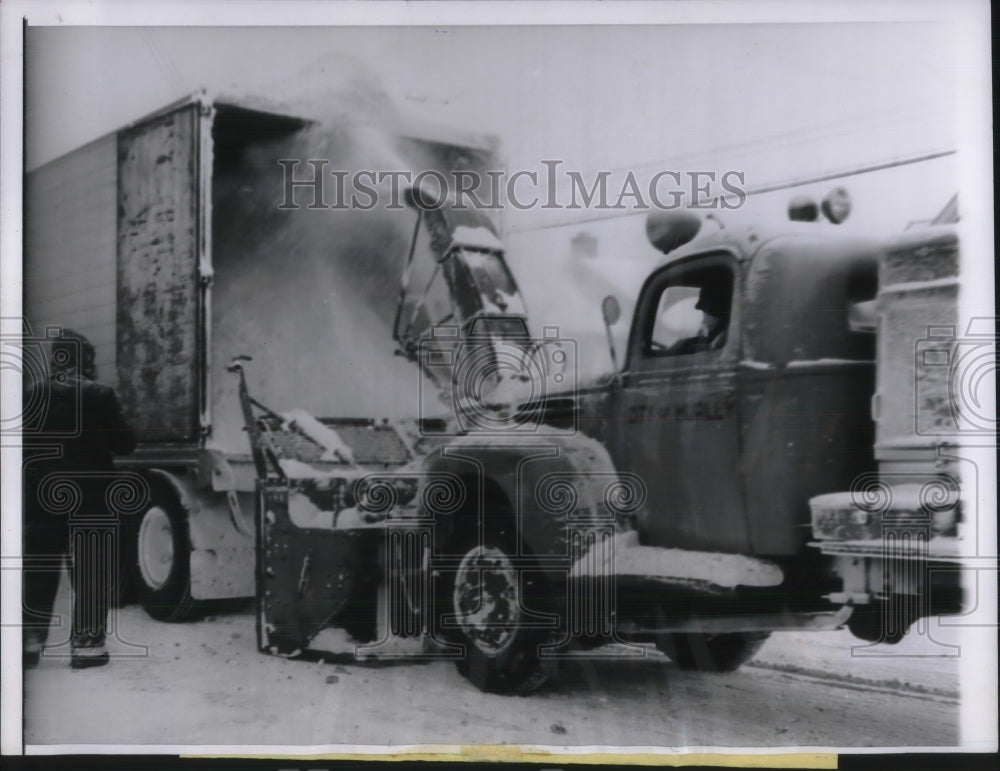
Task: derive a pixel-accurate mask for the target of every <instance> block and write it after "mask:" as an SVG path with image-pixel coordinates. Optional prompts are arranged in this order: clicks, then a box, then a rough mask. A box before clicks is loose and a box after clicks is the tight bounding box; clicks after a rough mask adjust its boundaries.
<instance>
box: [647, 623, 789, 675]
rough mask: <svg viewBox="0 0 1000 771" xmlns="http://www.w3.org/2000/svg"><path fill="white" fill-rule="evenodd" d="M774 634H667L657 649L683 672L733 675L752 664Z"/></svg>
mask: <svg viewBox="0 0 1000 771" xmlns="http://www.w3.org/2000/svg"><path fill="white" fill-rule="evenodd" d="M770 636H771V633H770V632H729V633H726V634H702V633H692V634H681V633H677V634H665V635H663V637H662V639H661V640H660V641H658V642H657V644H656V647H657V648H659V649H660V650H661V651H663V653H665V654H666V655H667V656H669V657H670V658H671V659H673V662H674V663H675V664H676V665H677V666H678V667H680V668H681V669H695V670H700V671H703V672H733V671H735V670H737V669H739V668H740V666H741V665H742V664H745V663H746V662H748V661H750V659H752V658H753V657H754V656H755V655H757V651H759V650H760V649H761V646H762V645H763V644H764V641H765V640H767V638H768V637H770Z"/></svg>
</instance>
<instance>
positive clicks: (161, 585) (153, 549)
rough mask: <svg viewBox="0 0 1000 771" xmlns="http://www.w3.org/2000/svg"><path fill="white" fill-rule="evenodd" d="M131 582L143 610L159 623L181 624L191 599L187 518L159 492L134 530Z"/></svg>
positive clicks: (192, 605) (192, 607) (189, 611)
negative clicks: (172, 622) (176, 622)
mask: <svg viewBox="0 0 1000 771" xmlns="http://www.w3.org/2000/svg"><path fill="white" fill-rule="evenodd" d="M134 560H135V569H134V570H133V571H132V575H133V581H134V583H135V586H136V591H137V593H138V595H139V601H140V602H141V603H142V606H143V608H145V610H146V612H147V613H148V614H149V615H150V616H152V617H153V618H155V619H157V620H159V621H184V620H186V619H188V618H190V617H191V616H192V615H193V614H194V611H195V602H194V600H193V599H192V598H191V547H190V544H189V540H188V527H187V518H186V516H185V514H184V511H183V509H182V508H181V506H180V504H179V503H178V502H177V501H176V499H175V498H174V497H173V496H172V495H170V494H169V493H167V492H165V491H163V490H159V491H155V492H154V494H153V498H152V501H151V502H150V505H149V507H148V508H147V509H146V510H145V511H144V512H143V513H142V515H141V516H140V518H139V522H138V525H137V526H136V528H135V552H134Z"/></svg>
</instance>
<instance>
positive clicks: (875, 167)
mask: <svg viewBox="0 0 1000 771" xmlns="http://www.w3.org/2000/svg"><path fill="white" fill-rule="evenodd" d="M957 152H958V151H957V150H954V149H948V150H934V151H931V152H926V153H922V154H920V155H914V156H909V157H905V158H897V159H894V160H891V161H884V162H881V163H874V164H869V165H866V166H859V167H857V168H853V169H847V170H841V171H831V172H825V173H823V174H817V175H815V176H811V177H802V178H799V179H793V180H787V181H783V182H775V183H772V184H767V185H761V186H758V187H754V188H748V189H746V190H744V191H743V193H744V195H746V196H747V197H749V196H751V195H761V194H763V193H773V192H776V191H778V190H789V189H791V188H794V187H802V186H803V185H812V184H815V183H817V182H829V181H831V180H835V179H844V178H846V177H856V176H860V175H862V174H870V173H872V172H876V171H885V170H886V169H892V168H896V167H898V166H908V165H911V164H914V163H925V162H927V161H933V160H935V159H937V158H944V157H946V156H949V155H955V154H956V153H957ZM718 197H719V198H725V199H727V200H728V199H731V198H738V196H718ZM648 212H649V208H648V207H646V208H643V209H632V210H629V211H616V212H614V213H609V214H595V215H593V216H590V217H579V218H574V219H569V220H563V221H561V222H552V223H549V224H546V225H534V226H531V227H524V228H512V229H511V230H512V232H515V233H520V232H527V231H531V230H551V229H553V228H561V227H566V226H568V225H583V224H585V223H588V222H600V221H602V220H610V219H618V218H620V217H636V216H639V215H641V214H647V213H648Z"/></svg>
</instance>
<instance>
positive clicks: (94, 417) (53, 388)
mask: <svg viewBox="0 0 1000 771" xmlns="http://www.w3.org/2000/svg"><path fill="white" fill-rule="evenodd" d="M24 404H25V407H26V409H27V408H28V405H33V406H34V408H33V409H32V410H31V412H32V413H33V414H34V415H35V416H36V417H35V418H34V420H33V421H32V420H31V419H26V421H25V425H24V433H23V439H24V445H25V463H26V467H25V468H26V472H27V473H26V481H27V482H28V483H29V485H31V484H33V483H34V484H37V483H38V481H39V480H41V479H42V478H43V477H44V476H46V475H47V474H51V473H53V472H58V473H62V474H66V475H67V477H74V476H79V479H80V480H81V481H83V480H88V477H86V476H82V475H79V474H75V473H74V472H84V474H87V473H88V472H89V473H90V478H89V479H91V480H93V481H85V482H84V483H83V484H81V487H82V488H83V492H84V495H85V497H86V498H92V497H93V496H100V497H102V498H103V492H102V491H103V489H104V487H106V485H107V481H108V480H109V479H110V478H111V476H110V475H109V476H107V477H105V478H104V479H103V481H102V480H100V479H98V478H95V477H94V475H93V472H103V471H111V470H112V469H113V468H114V461H113V456H114V455H127V454H128V453H130V452H132V451H133V450H134V449H135V432H134V431H133V430H132V427H131V426H129V424H128V423H127V422H126V421H125V418H124V416H123V415H122V411H121V405H120V404H119V402H118V397H117V396H116V395H115V392H114V389H113V388H111V387H110V386H106V385H103V384H102V383H96V382H94V381H93V380H87V379H85V378H82V377H80V376H79V375H69V376H66V377H60V378H56V377H52V378H50V379H49V380H46V381H42V382H40V383H37V384H35V385H34V386H33V387H31V388H29V389H28V391H27V393H26V394H25V402H24ZM53 451H55V452H53ZM32 456H34V459H33V457H32Z"/></svg>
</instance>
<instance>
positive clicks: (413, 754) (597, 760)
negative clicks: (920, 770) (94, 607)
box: [181, 744, 838, 769]
mask: <svg viewBox="0 0 1000 771" xmlns="http://www.w3.org/2000/svg"><path fill="white" fill-rule="evenodd" d="M181 757H182V758H223V757H224V758H268V759H278V760H290V761H300V762H302V761H315V760H356V761H364V760H381V761H404V760H405V761H414V760H417V761H429V760H432V761H454V762H462V761H479V762H491V763H551V764H553V765H556V766H558V765H570V764H581V765H597V764H606V763H621V764H627V765H636V766H721V767H724V768H762V767H766V768H820V769H836V768H837V758H838V756H837V755H836V754H835V753H821V752H794V753H761V754H739V753H733V754H731V755H730V754H725V753H716V752H676V753H674V752H663V753H659V752H655V753H654V752H636V753H627V752H624V753H619V752H607V753H604V752H572V751H568V752H549V751H546V750H541V749H529V748H522V747H517V746H509V745H506V744H495V745H494V744H477V745H469V746H465V747H448V748H444V747H442V748H437V747H434V748H431V747H414V748H412V749H407V750H402V751H399V752H392V753H382V752H372V753H371V754H368V753H357V752H346V753H330V754H321V755H284V754H274V755H256V754H254V755H244V754H233V755H229V754H226V755H181Z"/></svg>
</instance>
